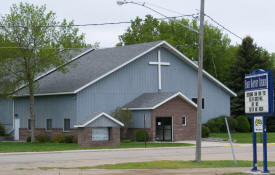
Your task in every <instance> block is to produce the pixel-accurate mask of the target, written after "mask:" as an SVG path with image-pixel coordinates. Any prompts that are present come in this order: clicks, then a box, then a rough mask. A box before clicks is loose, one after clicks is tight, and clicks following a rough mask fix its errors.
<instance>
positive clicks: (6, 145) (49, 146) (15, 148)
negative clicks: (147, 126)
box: [0, 142, 193, 153]
mask: <svg viewBox="0 0 275 175" xmlns="http://www.w3.org/2000/svg"><path fill="white" fill-rule="evenodd" d="M180 146H193V144H187V143H147V148H153V147H180ZM119 148H144V143H143V142H125V143H124V142H122V143H121V145H120V146H101V147H78V145H77V144H73V143H68V144H66V143H64V144H63V143H62V144H61V143H60V144H58V143H25V142H0V152H2V153H4V152H40V151H64V150H83V149H119Z"/></svg>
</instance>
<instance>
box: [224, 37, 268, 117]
mask: <svg viewBox="0 0 275 175" xmlns="http://www.w3.org/2000/svg"><path fill="white" fill-rule="evenodd" d="M272 65H273V63H272V56H271V55H270V54H269V53H268V52H267V51H266V50H264V49H263V48H261V47H258V46H257V45H256V44H255V43H254V42H253V39H252V38H251V37H249V36H248V37H246V38H244V39H243V41H242V44H241V45H240V46H239V48H238V51H237V59H236V60H235V62H234V63H233V64H232V66H231V67H230V70H231V71H230V73H229V78H228V80H229V81H228V82H227V85H228V86H229V88H231V89H232V90H233V91H234V92H236V93H237V95H238V96H237V97H233V98H232V99H231V113H232V115H233V116H239V115H244V112H245V111H244V76H245V74H249V73H251V72H252V71H253V70H256V69H264V70H270V69H272V68H273V66H272Z"/></svg>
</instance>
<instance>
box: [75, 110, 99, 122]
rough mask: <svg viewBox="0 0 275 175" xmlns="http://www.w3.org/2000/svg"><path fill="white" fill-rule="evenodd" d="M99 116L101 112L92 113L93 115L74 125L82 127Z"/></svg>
mask: <svg viewBox="0 0 275 175" xmlns="http://www.w3.org/2000/svg"><path fill="white" fill-rule="evenodd" d="M99 114H101V112H94V113H93V114H91V115H90V116H88V117H87V118H85V119H84V120H81V121H78V122H77V123H76V125H84V124H85V123H87V122H89V121H90V120H92V119H93V118H95V117H96V116H98V115H99Z"/></svg>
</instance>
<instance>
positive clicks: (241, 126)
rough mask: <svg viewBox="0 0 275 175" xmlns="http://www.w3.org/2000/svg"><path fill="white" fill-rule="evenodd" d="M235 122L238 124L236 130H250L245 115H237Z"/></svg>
mask: <svg viewBox="0 0 275 175" xmlns="http://www.w3.org/2000/svg"><path fill="white" fill-rule="evenodd" d="M237 122H238V125H237V128H236V130H237V131H238V132H249V131H250V124H249V121H248V118H247V117H245V116H239V117H237Z"/></svg>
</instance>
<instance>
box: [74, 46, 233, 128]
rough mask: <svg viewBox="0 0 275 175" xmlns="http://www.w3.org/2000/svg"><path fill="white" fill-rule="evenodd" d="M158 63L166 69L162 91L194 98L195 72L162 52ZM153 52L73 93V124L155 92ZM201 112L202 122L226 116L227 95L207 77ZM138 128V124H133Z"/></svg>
mask: <svg viewBox="0 0 275 175" xmlns="http://www.w3.org/2000/svg"><path fill="white" fill-rule="evenodd" d="M161 59H162V61H167V62H170V64H171V65H170V66H162V91H163V92H178V91H180V92H182V93H183V94H184V95H186V96H187V97H189V98H190V99H191V98H193V97H196V96H197V71H195V70H194V69H193V68H191V67H190V66H189V65H187V64H186V63H184V62H183V61H181V60H179V59H178V58H176V57H175V56H174V55H173V54H171V53H170V52H169V51H167V50H166V49H164V48H163V49H161ZM149 61H157V50H153V51H151V52H150V53H148V54H146V55H144V56H143V57H142V58H139V59H138V60H136V61H134V62H132V63H130V64H128V65H127V66H125V67H123V68H121V69H120V70H118V71H116V72H114V73H112V74H111V75H109V76H107V77H105V78H104V79H102V80H100V81H98V82H97V83H95V84H93V85H91V86H89V87H87V88H86V89H84V90H82V91H80V92H79V93H78V94H77V121H80V120H83V119H85V118H86V117H87V116H89V115H90V114H92V113H93V112H106V113H109V114H110V113H111V112H112V111H113V110H115V108H116V107H118V106H123V105H125V104H126V103H128V102H129V101H131V100H133V99H134V98H136V97H137V96H138V95H141V94H142V93H144V92H157V91H158V71H157V66H156V65H149ZM203 97H204V98H205V109H204V110H203V122H206V121H207V120H208V119H209V118H213V117H217V116H219V115H230V96H229V94H228V93H227V92H225V91H224V90H222V89H221V88H220V87H217V86H216V85H215V84H214V83H213V82H212V81H210V80H209V79H207V78H204V80H203ZM137 125H139V124H137Z"/></svg>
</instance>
